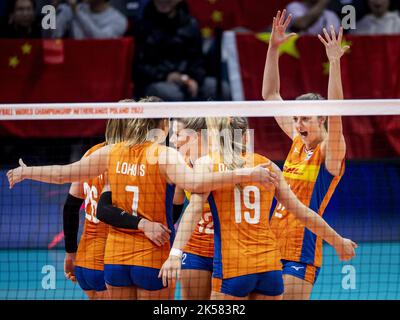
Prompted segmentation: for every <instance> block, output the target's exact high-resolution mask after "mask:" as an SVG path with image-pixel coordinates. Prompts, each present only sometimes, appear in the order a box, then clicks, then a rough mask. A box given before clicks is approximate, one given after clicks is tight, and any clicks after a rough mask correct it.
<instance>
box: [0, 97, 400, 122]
mask: <svg viewBox="0 0 400 320" xmlns="http://www.w3.org/2000/svg"><path fill="white" fill-rule="evenodd" d="M330 115H342V116H374V115H381V116H384V115H400V99H397V100H330V101H328V100H323V101H321V100H318V101H240V102H225V101H223V102H222V101H221V102H216V101H208V102H161V103H160V102H152V103H139V102H137V103H135V102H133V103H132V102H130V103H126V102H124V103H56V104H50V103H46V104H4V105H0V120H51V119H63V120H66V119H111V118H132V117H135V118H173V117H187V118H189V117H226V116H231V117H235V116H242V117H273V116H275V117H276V116H330Z"/></svg>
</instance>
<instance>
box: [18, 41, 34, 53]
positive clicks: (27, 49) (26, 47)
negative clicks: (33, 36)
mask: <svg viewBox="0 0 400 320" xmlns="http://www.w3.org/2000/svg"><path fill="white" fill-rule="evenodd" d="M21 50H22V54H30V53H31V51H32V45H30V44H29V43H25V44H24V45H23V46H22V47H21Z"/></svg>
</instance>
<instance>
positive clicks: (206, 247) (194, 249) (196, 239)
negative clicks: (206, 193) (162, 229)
mask: <svg viewBox="0 0 400 320" xmlns="http://www.w3.org/2000/svg"><path fill="white" fill-rule="evenodd" d="M185 194H186V201H185V202H187V203H188V202H189V201H190V193H189V192H186V191H185ZM183 251H185V252H187V253H191V254H195V255H198V256H202V257H207V258H212V257H213V256H214V222H213V219H212V214H211V210H210V206H209V204H208V203H206V204H204V210H203V214H202V216H201V220H200V221H199V223H198V224H197V226H196V229H195V230H194V232H193V234H192V236H191V238H190V240H189V241H188V243H187V244H186V246H185V248H184V250H183Z"/></svg>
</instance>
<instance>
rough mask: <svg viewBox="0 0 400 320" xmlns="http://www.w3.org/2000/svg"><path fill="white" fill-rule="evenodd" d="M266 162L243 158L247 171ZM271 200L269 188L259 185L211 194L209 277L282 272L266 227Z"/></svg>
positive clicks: (218, 168)
mask: <svg viewBox="0 0 400 320" xmlns="http://www.w3.org/2000/svg"><path fill="white" fill-rule="evenodd" d="M250 160H252V161H250ZM266 162H268V159H266V158H265V157H263V156H261V155H258V154H253V155H248V157H247V158H246V166H249V167H252V166H253V164H254V165H258V164H262V163H266ZM269 169H270V170H272V167H270V168H269ZM222 170H225V165H224V164H220V163H214V171H222ZM274 196H275V187H274V186H273V185H270V186H266V185H261V184H259V183H248V184H242V185H240V188H238V187H229V188H224V189H221V190H217V191H213V192H212V193H211V195H210V197H209V204H210V208H211V212H212V215H213V220H214V241H215V245H214V247H215V253H214V274H213V277H215V278H221V279H228V278H232V277H238V276H242V275H248V274H254V273H260V272H268V271H274V270H281V269H282V265H281V262H280V259H281V256H280V252H279V249H278V246H277V243H276V239H275V235H274V233H273V232H272V231H271V229H270V226H269V212H270V209H271V205H272V200H273V198H274Z"/></svg>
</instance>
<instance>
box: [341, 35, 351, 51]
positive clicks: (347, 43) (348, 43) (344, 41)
mask: <svg viewBox="0 0 400 320" xmlns="http://www.w3.org/2000/svg"><path fill="white" fill-rule="evenodd" d="M352 45H353V43H352V42H351V41H347V40H346V39H345V38H343V40H342V47H344V46H349V47H350V49H349V50H347V51H346V53H347V54H349V53H350V52H351V46H352Z"/></svg>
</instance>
